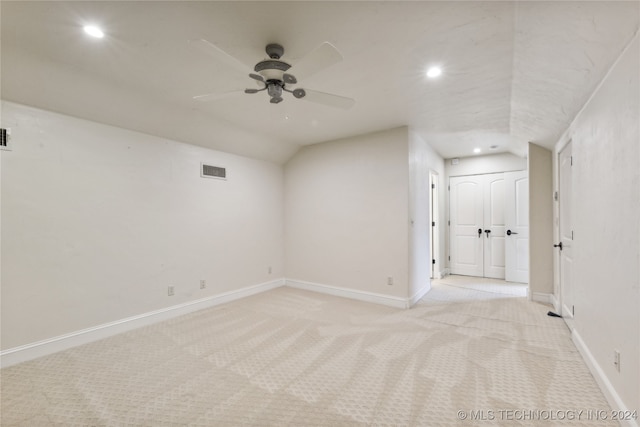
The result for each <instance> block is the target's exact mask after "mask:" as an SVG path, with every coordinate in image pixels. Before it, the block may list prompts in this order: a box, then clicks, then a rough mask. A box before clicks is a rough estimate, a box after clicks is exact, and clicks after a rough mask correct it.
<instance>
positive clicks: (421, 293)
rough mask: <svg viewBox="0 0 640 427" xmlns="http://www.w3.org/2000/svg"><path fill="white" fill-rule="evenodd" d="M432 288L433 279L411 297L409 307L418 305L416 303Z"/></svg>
mask: <svg viewBox="0 0 640 427" xmlns="http://www.w3.org/2000/svg"><path fill="white" fill-rule="evenodd" d="M430 290H431V281H429V283H427V284H426V285H424V286H423V287H422V289H420V290H419V291H418V292H416V293H415V294H414V295H413V296H412V297H411V298H409V307H413V306H414V305H416V303H417V302H418V301H420V300H421V299H422V297H423V296H425V295H426V294H427V292H429V291H430Z"/></svg>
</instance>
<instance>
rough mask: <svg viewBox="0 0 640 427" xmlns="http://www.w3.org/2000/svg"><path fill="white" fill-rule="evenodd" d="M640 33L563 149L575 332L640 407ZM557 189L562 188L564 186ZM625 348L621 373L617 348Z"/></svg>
mask: <svg viewBox="0 0 640 427" xmlns="http://www.w3.org/2000/svg"><path fill="white" fill-rule="evenodd" d="M638 76H640V44H639V42H638V36H637V35H636V37H635V39H634V40H633V41H632V43H631V44H630V45H629V47H628V48H627V49H626V51H625V52H624V53H623V54H622V56H621V57H620V58H619V60H618V61H617V62H616V64H615V65H614V66H613V68H612V69H611V70H610V72H609V74H608V75H607V76H606V77H605V79H604V80H603V82H602V84H601V86H600V87H599V88H598V89H597V90H596V92H595V93H594V94H593V96H592V97H591V99H590V100H589V102H588V103H587V104H586V105H585V107H584V108H583V110H582V111H581V112H580V114H578V116H577V117H576V119H575V120H574V122H573V123H572V124H571V126H570V128H569V130H568V131H567V133H566V134H565V136H564V137H563V138H562V139H561V140H560V142H559V143H558V144H557V146H556V150H555V153H554V155H556V156H557V154H558V152H559V150H560V149H561V147H562V146H563V145H564V143H565V142H566V141H567V140H568V139H571V141H572V152H573V168H572V170H573V172H572V173H573V177H572V178H573V180H572V182H573V209H572V211H573V212H575V216H574V217H573V224H574V227H575V228H574V241H573V244H574V246H573V248H574V249H573V250H574V252H573V253H574V264H573V276H574V279H573V286H574V288H575V290H574V295H575V317H574V319H573V325H574V328H575V331H576V332H577V333H578V334H579V336H580V337H581V338H582V340H583V341H584V343H585V345H586V347H587V348H588V350H589V352H590V353H591V355H592V356H593V358H594V360H595V362H596V363H597V364H598V365H599V367H600V369H601V370H602V372H603V373H604V375H605V376H606V379H607V380H608V381H609V382H610V383H611V385H612V386H613V388H614V389H615V391H616V393H617V394H618V396H619V398H620V399H621V401H622V402H623V404H624V405H625V406H626V407H627V408H628V409H631V410H634V409H635V410H637V409H638V408H640V381H638V379H639V378H640V269H639V265H640V255H639V254H640V237H639V236H640V224H639V221H638V218H639V217H640V167H638V164H639V163H638V161H639V160H640V124H639V122H640V120H639V118H640V85H639V82H638V80H639V77H638ZM556 188H557V186H556ZM614 350H619V351H620V353H621V357H620V359H621V369H620V372H617V371H616V368H615V366H614V364H613V351H614Z"/></svg>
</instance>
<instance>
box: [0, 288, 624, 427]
mask: <svg viewBox="0 0 640 427" xmlns="http://www.w3.org/2000/svg"><path fill="white" fill-rule="evenodd" d="M525 292H526V288H525V287H522V286H519V285H515V284H506V283H504V282H500V281H490V280H470V279H468V278H455V277H449V278H447V279H446V280H443V281H439V282H436V283H434V286H433V289H432V290H431V291H430V292H429V294H427V296H426V297H425V298H424V299H423V300H422V301H420V302H419V303H418V304H417V305H416V306H415V307H414V308H412V309H410V310H398V309H394V308H389V307H383V306H379V305H374V304H368V303H362V302H357V301H351V300H346V299H342V298H338V297H332V296H327V295H322V294H317V293H312V292H307V291H301V290H296V289H290V288H278V289H275V290H272V291H269V292H267V293H263V294H260V295H255V296H252V297H249V298H246V299H243V300H241V301H236V302H232V303H229V304H225V305H222V306H218V307H214V308H211V309H207V310H203V311H199V312H196V313H192V314H189V315H186V316H182V317H179V318H176V319H173V320H170V321H166V322H163V323H160V324H156V325H153V326H150V327H146V328H142V329H139V330H136V331H132V332H129V333H125V334H122V335H118V336H115V337H112V338H108V339H105V340H102V341H99V342H95V343H91V344H88V345H84V346H81V347H76V348H73V349H70V350H67V351H64V352H60V353H57V354H54V355H51V356H47V357H43V358H40V359H38V360H34V361H32V362H27V363H23V364H20V365H16V366H13V367H10V368H6V369H3V370H2V371H1V372H0V373H1V380H2V384H1V385H2V387H1V390H2V394H1V400H2V407H1V409H2V418H1V420H2V425H3V426H12V425H24V426H40V425H42V426H45V425H63V426H73V425H81V426H94V425H96V426H127V425H132V426H143V425H144V426H179V425H191V426H241V425H255V426H285V425H291V426H313V425H318V426H319V425H323V426H347V425H349V426H351V425H393V426H404V425H412V426H413V425H415V426H447V425H467V426H471V425H479V424H484V425H492V424H493V425H495V424H502V425H529V426H539V425H548V426H551V425H580V426H590V425H598V426H602V425H607V424H606V423H603V422H602V421H595V420H593V419H592V420H589V413H588V412H587V411H598V410H609V406H608V405H607V403H606V401H605V399H604V397H603V395H602V393H601V392H600V390H599V389H598V387H597V385H596V383H595V381H594V379H593V378H592V376H591V375H590V373H589V371H588V369H587V367H586V366H585V364H584V362H583V361H582V359H581V357H580V355H579V354H578V352H577V350H576V348H575V347H574V345H573V344H572V342H571V340H570V336H569V332H568V330H567V328H566V327H565V325H564V323H563V321H562V320H561V319H557V318H551V317H548V316H547V315H546V313H547V311H548V310H549V307H547V306H544V305H541V304H536V303H532V302H529V301H527V300H526V298H523V297H522V295H524V294H525ZM460 411H462V412H460ZM576 411H584V412H583V413H579V412H576ZM592 413H593V412H592ZM578 417H580V420H579V422H578V421H577V419H578ZM463 418H465V419H463ZM560 418H565V420H562V419H560ZM569 418H571V419H569ZM610 425H617V424H610Z"/></svg>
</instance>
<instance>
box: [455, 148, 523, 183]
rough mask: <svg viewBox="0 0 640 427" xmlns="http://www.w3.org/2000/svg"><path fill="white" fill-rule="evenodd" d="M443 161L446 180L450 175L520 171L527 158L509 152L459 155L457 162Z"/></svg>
mask: <svg viewBox="0 0 640 427" xmlns="http://www.w3.org/2000/svg"><path fill="white" fill-rule="evenodd" d="M451 161H452V159H447V160H446V161H445V171H446V174H447V180H448V178H449V177H452V176H463V175H480V174H485V173H497V172H509V171H521V170H526V169H527V159H525V158H524V157H518V156H516V155H514V154H511V153H499V154H488V155H485V156H474V157H461V158H459V159H458V164H457V165H453V164H451V163H452V162H451Z"/></svg>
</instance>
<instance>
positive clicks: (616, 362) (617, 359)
mask: <svg viewBox="0 0 640 427" xmlns="http://www.w3.org/2000/svg"><path fill="white" fill-rule="evenodd" d="M613 364H614V365H615V367H616V371H618V372H620V352H619V351H618V350H613Z"/></svg>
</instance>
